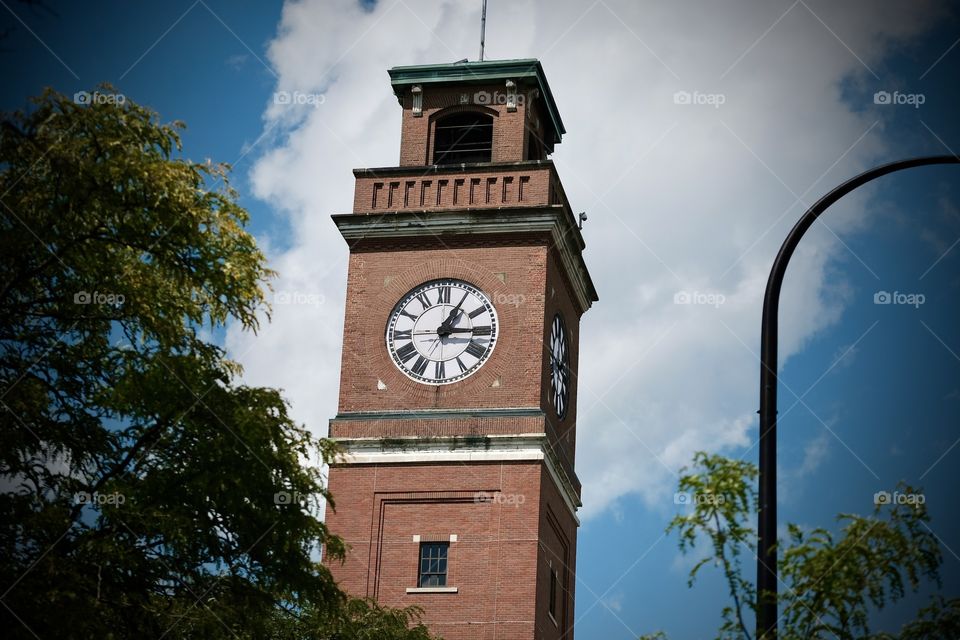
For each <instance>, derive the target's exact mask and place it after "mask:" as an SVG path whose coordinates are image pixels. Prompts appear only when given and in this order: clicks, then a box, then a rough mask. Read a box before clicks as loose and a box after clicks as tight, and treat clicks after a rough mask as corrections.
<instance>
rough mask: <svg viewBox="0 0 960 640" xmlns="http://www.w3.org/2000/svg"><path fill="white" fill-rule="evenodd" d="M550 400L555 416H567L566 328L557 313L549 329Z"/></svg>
mask: <svg viewBox="0 0 960 640" xmlns="http://www.w3.org/2000/svg"><path fill="white" fill-rule="evenodd" d="M549 347H550V398H551V400H552V401H553V408H554V409H556V411H557V416H559V417H560V418H561V419H563V417H564V416H566V415H567V405H568V404H569V402H570V350H569V348H568V346H567V327H566V325H565V324H564V323H563V317H562V316H561V315H560V314H559V313H558V314H557V315H555V316H553V324H552V325H551V327H550V344H549Z"/></svg>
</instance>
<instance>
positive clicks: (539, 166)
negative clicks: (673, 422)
mask: <svg viewBox="0 0 960 640" xmlns="http://www.w3.org/2000/svg"><path fill="white" fill-rule="evenodd" d="M389 74H390V79H391V83H392V85H393V91H394V93H395V94H396V96H397V99H398V101H399V103H400V105H401V107H402V110H403V115H402V126H401V145H400V162H399V166H396V167H385V168H376V169H355V170H354V176H355V177H356V190H355V195H354V202H353V212H352V213H349V214H338V215H334V216H333V220H334V222H335V223H336V225H337V228H338V229H339V230H340V233H341V234H342V235H343V237H344V239H345V240H346V242H347V244H348V245H349V247H350V263H349V271H348V276H347V298H346V311H345V319H344V332H343V336H344V337H343V357H342V370H341V380H340V396H339V407H338V413H337V415H336V417H335V418H333V419H332V420H331V421H330V436H331V438H333V439H334V440H336V441H337V442H338V443H339V444H340V446H341V448H342V450H343V453H342V455H341V457H340V458H339V459H338V460H337V462H335V463H334V464H332V465H331V466H330V477H329V487H330V491H331V492H332V494H333V497H334V500H335V504H336V509H335V510H333V509H328V510H327V525H328V527H329V529H330V530H331V531H332V532H333V533H335V534H338V535H340V536H342V537H343V538H344V540H345V542H346V543H347V545H348V547H349V550H348V553H347V558H346V561H345V562H344V563H343V564H341V563H339V562H331V563H330V569H331V571H332V572H333V574H334V576H335V577H336V579H337V581H338V582H339V584H340V585H341V587H343V588H344V589H345V590H346V591H347V592H348V593H350V594H351V595H353V596H357V597H370V598H375V599H376V600H377V601H379V602H380V603H381V604H383V605H387V606H408V605H417V606H419V607H421V608H422V609H423V611H424V622H425V623H426V624H427V625H428V626H429V627H430V628H431V630H432V631H434V632H435V633H437V634H439V635H442V636H443V637H444V638H446V639H447V640H460V639H464V640H466V639H471V640H472V639H491V640H493V639H504V640H507V639H510V640H512V639H528V638H529V639H531V640H532V639H538V640H539V639H543V640H554V639H559V638H565V639H570V638H572V637H573V603H574V587H575V582H576V580H575V561H576V542H577V527H578V524H579V522H578V519H577V509H578V508H579V507H580V483H579V481H578V479H577V475H576V473H575V471H574V454H575V443H576V438H575V434H576V419H577V371H578V363H579V352H578V346H579V334H580V317H581V316H582V315H583V314H584V312H586V311H587V309H589V308H590V306H591V305H592V304H593V302H595V301H596V300H597V294H596V291H595V290H594V287H593V283H592V282H591V279H590V275H589V273H588V272H587V268H586V265H585V263H584V261H583V256H582V251H583V248H584V242H583V238H582V237H581V234H580V230H579V229H578V225H577V219H576V217H575V215H574V213H573V211H572V210H571V208H570V205H569V203H568V202H567V197H566V195H565V193H564V190H563V186H562V185H561V183H560V179H559V177H558V175H557V171H556V168H555V167H554V165H553V162H552V161H550V160H549V159H548V156H549V155H550V153H551V152H552V151H553V148H554V145H555V144H557V143H559V142H560V140H561V136H562V135H563V134H564V133H565V131H564V128H563V122H562V121H561V119H560V114H559V112H558V110H557V106H556V104H555V103H554V100H553V95H552V94H551V92H550V86H549V85H548V84H547V80H546V77H545V75H544V73H543V68H542V67H541V65H540V63H539V62H538V61H537V60H529V59H528V60H492V61H483V62H458V63H454V64H436V65H422V66H406V67H395V68H393V69H390V71H389Z"/></svg>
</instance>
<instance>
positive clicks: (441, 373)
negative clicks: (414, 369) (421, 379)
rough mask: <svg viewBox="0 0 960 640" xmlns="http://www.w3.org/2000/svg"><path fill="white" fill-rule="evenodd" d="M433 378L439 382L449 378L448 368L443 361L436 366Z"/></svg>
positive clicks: (439, 361)
mask: <svg viewBox="0 0 960 640" xmlns="http://www.w3.org/2000/svg"><path fill="white" fill-rule="evenodd" d="M433 377H434V378H436V379H437V380H443V379H444V378H446V377H447V367H446V366H445V364H444V362H443V360H438V361H437V362H436V366H435V367H434V372H433Z"/></svg>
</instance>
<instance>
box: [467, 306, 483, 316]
mask: <svg viewBox="0 0 960 640" xmlns="http://www.w3.org/2000/svg"><path fill="white" fill-rule="evenodd" d="M486 310H487V308H486V307H483V306H481V307H479V308H478V309H474V310H473V311H471V312H470V313H468V314H467V315H469V316H470V317H471V318H476V317H477V316H478V315H480V314H481V313H483V312H484V311H486Z"/></svg>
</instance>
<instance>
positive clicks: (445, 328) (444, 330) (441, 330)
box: [437, 291, 469, 336]
mask: <svg viewBox="0 0 960 640" xmlns="http://www.w3.org/2000/svg"><path fill="white" fill-rule="evenodd" d="M467 295H469V294H468V292H466V291H464V292H463V297H462V298H460V302H458V303H457V306H455V307H454V308H453V309H450V315H448V316H447V319H446V320H444V321H443V322H441V323H440V326H439V327H437V333H438V334H440V335H441V336H443V335H447V334H449V333H450V325H451V324H452V323H453V320H454V318H456V317H457V314H458V313H459V312H460V306H461V305H462V304H463V303H464V302H465V301H466V300H467Z"/></svg>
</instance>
